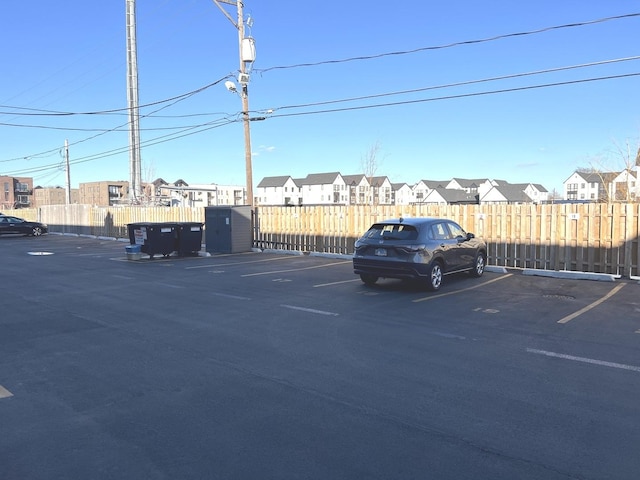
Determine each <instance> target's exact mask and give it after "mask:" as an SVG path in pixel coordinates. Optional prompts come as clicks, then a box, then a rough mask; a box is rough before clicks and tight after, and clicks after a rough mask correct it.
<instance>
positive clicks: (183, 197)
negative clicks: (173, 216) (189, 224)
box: [159, 179, 247, 207]
mask: <svg viewBox="0 0 640 480" xmlns="http://www.w3.org/2000/svg"><path fill="white" fill-rule="evenodd" d="M159 191H160V196H161V197H162V198H167V199H169V204H170V205H171V206H172V207H212V206H220V205H246V198H247V191H246V188H245V187H243V186H241V185H218V184H216V183H211V184H191V185H190V184H188V183H187V182H185V181H184V180H182V179H180V180H177V181H175V182H174V183H173V184H166V185H161V186H159Z"/></svg>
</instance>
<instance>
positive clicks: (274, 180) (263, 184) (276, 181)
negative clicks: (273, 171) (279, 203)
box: [258, 175, 291, 188]
mask: <svg viewBox="0 0 640 480" xmlns="http://www.w3.org/2000/svg"><path fill="white" fill-rule="evenodd" d="M290 179H291V177H290V176H289V175H281V176H279V177H264V178H263V179H262V180H261V181H260V183H259V184H258V188H267V187H284V185H285V184H286V183H287V182H288V181H289V180H290Z"/></svg>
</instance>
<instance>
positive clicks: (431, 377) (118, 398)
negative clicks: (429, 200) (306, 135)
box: [0, 235, 640, 480]
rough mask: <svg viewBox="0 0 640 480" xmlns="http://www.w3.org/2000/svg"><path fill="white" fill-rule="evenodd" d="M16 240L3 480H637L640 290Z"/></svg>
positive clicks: (3, 387) (0, 373) (6, 354)
mask: <svg viewBox="0 0 640 480" xmlns="http://www.w3.org/2000/svg"><path fill="white" fill-rule="evenodd" d="M124 245H125V244H124V243H122V242H117V241H113V240H109V239H102V240H101V239H95V238H80V237H67V236H60V235H47V236H44V237H39V238H30V237H0V258H1V259H2V283H1V287H2V289H1V292H2V296H1V301H2V307H1V309H0V312H1V313H0V425H1V426H2V428H1V431H2V434H1V435H0V478H1V479H3V480H32V479H61V478H87V479H119V480H123V479H169V478H171V479H174V478H179V479H214V478H215V479H217V478H220V479H270V478H273V479H276V478H277V479H288V478H292V479H293V478H295V479H299V478H304V479H332V480H333V479H363V478H367V479H369V478H379V479H396V478H397V479H410V478H411V479H413V478H415V479H422V478H437V479H463V478H473V479H481V478H482V479H484V478H487V479H492V480H494V479H510V480H512V479H514V478H517V479H578V478H579V479H602V478H612V479H617V480H620V479H636V478H637V477H638V471H640V456H639V455H638V453H637V447H638V445H640V422H639V421H638V399H640V296H639V295H638V294H639V292H640V290H639V289H640V285H639V284H638V282H637V281H635V280H628V279H627V280H624V279H622V280H617V281H615V282H598V281H586V280H576V279H567V278H560V279H559V278H547V277H536V276H527V275H523V274H522V273H521V272H518V271H507V272H506V273H496V272H491V271H490V272H486V273H485V275H484V276H483V277H482V278H480V279H474V278H471V277H470V276H468V275H466V274H461V275H457V276H452V277H446V279H445V283H444V285H443V287H442V289H441V290H440V291H439V292H437V293H429V292H427V291H426V290H424V289H422V288H420V287H419V286H416V285H411V284H405V283H402V282H399V281H395V280H381V281H380V282H379V283H378V284H376V285H375V286H373V287H367V286H365V285H363V284H362V283H361V282H360V280H359V279H358V278H357V277H356V276H355V275H354V274H353V272H352V267H351V261H350V260H349V259H345V258H331V257H324V256H310V255H302V256H301V255H285V254H275V253H265V252H263V253H258V252H252V253H242V254H233V255H215V256H211V257H205V256H201V257H188V258H173V257H170V258H156V259H154V260H141V261H129V260H127V258H126V255H125V249H124Z"/></svg>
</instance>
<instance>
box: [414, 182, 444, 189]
mask: <svg viewBox="0 0 640 480" xmlns="http://www.w3.org/2000/svg"><path fill="white" fill-rule="evenodd" d="M420 182H422V183H424V184H425V185H426V186H427V187H429V188H445V187H446V186H447V185H449V182H450V180H445V181H442V180H420ZM420 182H418V183H420ZM416 185H417V184H416Z"/></svg>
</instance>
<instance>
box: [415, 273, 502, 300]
mask: <svg viewBox="0 0 640 480" xmlns="http://www.w3.org/2000/svg"><path fill="white" fill-rule="evenodd" d="M511 275H513V273H509V274H507V275H503V276H501V277H497V278H494V279H493V280H489V281H487V282H482V283H478V284H476V285H474V286H472V287H468V288H463V289H462V290H455V291H453V292H447V293H441V294H439V295H430V296H428V297H422V298H416V299H415V300H412V302H414V303H418V302H424V301H426V300H433V299H434V298H440V297H447V296H449V295H455V294H456V293H462V292H468V291H469V290H475V289H476V288H480V287H484V286H485V285H489V284H490V283H493V282H497V281H498V280H504V279H505V278H509V277H510V276H511Z"/></svg>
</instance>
